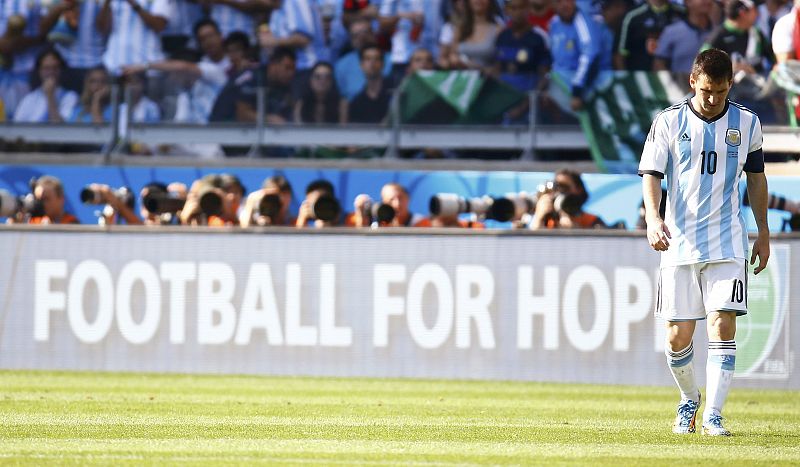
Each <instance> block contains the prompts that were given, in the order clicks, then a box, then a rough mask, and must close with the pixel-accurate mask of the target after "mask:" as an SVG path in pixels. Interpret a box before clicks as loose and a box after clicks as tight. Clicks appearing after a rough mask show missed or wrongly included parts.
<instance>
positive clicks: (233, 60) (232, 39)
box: [222, 32, 255, 79]
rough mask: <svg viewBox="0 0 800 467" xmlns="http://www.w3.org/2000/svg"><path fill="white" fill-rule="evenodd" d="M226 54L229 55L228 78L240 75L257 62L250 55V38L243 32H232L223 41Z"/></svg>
mask: <svg viewBox="0 0 800 467" xmlns="http://www.w3.org/2000/svg"><path fill="white" fill-rule="evenodd" d="M222 46H223V47H224V48H225V54H226V55H227V56H228V61H229V62H230V65H229V66H228V70H227V75H228V78H229V79H230V78H232V77H235V76H238V75H239V74H240V73H242V72H243V71H245V70H249V69H251V68H252V67H253V66H254V65H255V63H254V62H253V60H252V57H251V56H250V52H251V51H250V40H249V39H248V38H247V35H246V34H244V33H242V32H232V33H230V34H229V35H228V37H226V38H225V40H224V41H223V42H222Z"/></svg>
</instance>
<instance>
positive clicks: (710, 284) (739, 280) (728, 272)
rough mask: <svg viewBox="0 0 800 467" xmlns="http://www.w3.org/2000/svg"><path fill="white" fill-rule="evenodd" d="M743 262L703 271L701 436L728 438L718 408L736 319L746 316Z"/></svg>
mask: <svg viewBox="0 0 800 467" xmlns="http://www.w3.org/2000/svg"><path fill="white" fill-rule="evenodd" d="M746 275H747V269H746V265H745V263H744V260H731V261H726V262H722V263H712V264H709V265H708V266H707V267H706V268H705V269H704V271H703V274H702V276H703V279H704V288H705V289H706V291H707V293H706V294H705V296H706V309H707V310H708V311H709V313H708V321H707V325H706V331H707V332H708V360H707V363H706V407H705V409H704V410H703V433H704V434H709V435H714V436H728V435H730V432H729V431H728V430H727V429H725V428H724V426H723V423H722V407H723V406H724V404H725V399H726V398H727V397H728V392H729V391H730V388H731V380H732V379H733V374H734V369H735V366H736V340H735V336H736V316H737V315H744V314H746V313H747V298H746V290H745V283H746V282H745V281H746Z"/></svg>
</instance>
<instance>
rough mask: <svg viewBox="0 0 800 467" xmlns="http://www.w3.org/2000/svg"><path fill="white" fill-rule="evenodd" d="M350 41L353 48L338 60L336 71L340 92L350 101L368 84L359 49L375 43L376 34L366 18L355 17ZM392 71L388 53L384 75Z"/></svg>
mask: <svg viewBox="0 0 800 467" xmlns="http://www.w3.org/2000/svg"><path fill="white" fill-rule="evenodd" d="M350 43H351V44H352V46H353V50H351V51H350V52H348V53H346V54H345V55H343V56H342V57H340V58H339V60H337V61H336V65H335V66H334V71H335V74H336V84H338V86H339V92H341V93H342V96H344V97H345V99H347V100H348V101H350V100H352V99H353V98H354V97H355V96H356V94H358V93H359V92H361V90H362V89H363V88H364V84H366V79H364V72H363V71H361V60H360V59H359V51H360V50H361V49H362V48H364V46H366V45H368V44H373V43H375V34H373V32H372V26H370V23H369V21H367V20H366V19H355V20H353V22H352V23H350ZM391 71H392V63H391V56H390V55H389V54H388V53H387V54H386V55H385V58H384V69H383V75H384V76H389V74H390V73H391Z"/></svg>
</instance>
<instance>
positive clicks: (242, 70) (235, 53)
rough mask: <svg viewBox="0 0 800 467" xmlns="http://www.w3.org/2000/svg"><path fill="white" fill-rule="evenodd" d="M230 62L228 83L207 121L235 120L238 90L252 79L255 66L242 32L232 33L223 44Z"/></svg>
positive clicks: (246, 39) (247, 41)
mask: <svg viewBox="0 0 800 467" xmlns="http://www.w3.org/2000/svg"><path fill="white" fill-rule="evenodd" d="M223 44H224V46H225V53H226V54H227V56H228V60H229V61H230V68H229V69H228V81H227V82H226V83H225V86H224V87H223V88H222V90H221V91H220V92H219V94H218V95H217V98H216V100H215V101H214V106H213V107H212V110H211V114H210V116H209V120H210V121H212V122H232V121H235V120H236V99H237V97H238V95H239V91H240V88H241V87H242V86H243V85H245V84H246V83H248V82H249V81H250V80H251V79H254V77H255V74H254V73H256V65H255V63H254V62H252V61H251V60H250V52H251V51H250V40H249V39H248V38H247V34H245V33H243V32H233V33H231V34H230V35H229V36H228V37H226V38H225V42H224V43H223Z"/></svg>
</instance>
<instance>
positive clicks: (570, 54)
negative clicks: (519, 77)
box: [549, 0, 603, 112]
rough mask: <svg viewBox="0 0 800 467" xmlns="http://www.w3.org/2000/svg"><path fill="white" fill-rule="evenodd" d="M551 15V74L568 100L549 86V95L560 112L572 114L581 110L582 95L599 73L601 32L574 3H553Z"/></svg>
mask: <svg viewBox="0 0 800 467" xmlns="http://www.w3.org/2000/svg"><path fill="white" fill-rule="evenodd" d="M555 11H556V16H555V17H553V21H551V22H550V46H551V53H552V56H553V71H555V72H556V74H557V75H558V76H557V79H559V80H563V81H565V83H564V85H565V86H568V87H569V91H567V92H568V93H569V96H570V97H569V98H567V97H566V96H565V95H564V92H563V91H562V90H561V89H559V88H558V85H556V86H551V87H550V93H549V94H550V96H551V97H553V98H554V99H555V100H556V101H557V102H558V103H559V105H560V106H561V107H562V109H564V110H571V111H575V112H576V111H579V110H582V109H583V106H584V98H585V93H586V91H588V90H589V89H590V88H591V86H592V85H593V84H594V80H595V79H596V78H597V74H598V73H599V71H601V70H600V64H601V62H603V60H602V59H601V57H600V54H601V48H600V47H601V44H602V38H601V32H600V29H599V25H598V24H597V23H596V22H595V21H594V20H592V19H591V18H590V17H589V16H587V15H586V14H585V13H583V12H582V11H579V10H578V8H577V6H576V4H575V0H555ZM556 84H557V83H556ZM567 100H568V101H569V103H568V104H567V102H566V101H567Z"/></svg>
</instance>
